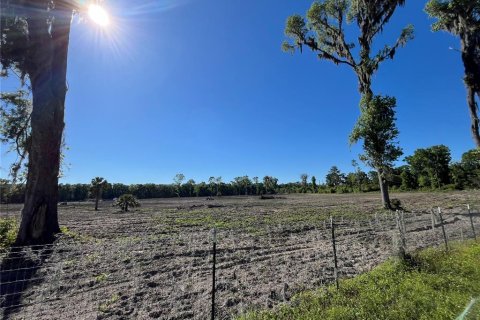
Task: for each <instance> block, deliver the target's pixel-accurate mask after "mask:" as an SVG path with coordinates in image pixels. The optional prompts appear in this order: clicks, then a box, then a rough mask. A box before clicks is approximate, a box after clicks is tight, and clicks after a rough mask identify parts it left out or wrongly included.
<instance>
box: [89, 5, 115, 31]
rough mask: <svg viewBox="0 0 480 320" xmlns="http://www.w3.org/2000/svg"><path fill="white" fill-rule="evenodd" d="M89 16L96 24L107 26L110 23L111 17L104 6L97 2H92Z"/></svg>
mask: <svg viewBox="0 0 480 320" xmlns="http://www.w3.org/2000/svg"><path fill="white" fill-rule="evenodd" d="M88 16H89V17H90V19H92V21H93V22H95V23H96V24H98V25H100V26H102V27H106V26H108V25H109V24H110V17H109V15H108V13H107V11H105V9H104V8H102V7H100V6H99V5H97V4H91V5H89V6H88Z"/></svg>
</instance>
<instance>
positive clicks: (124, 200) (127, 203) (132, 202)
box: [115, 193, 140, 212]
mask: <svg viewBox="0 0 480 320" xmlns="http://www.w3.org/2000/svg"><path fill="white" fill-rule="evenodd" d="M115 205H116V206H118V207H120V208H121V209H122V211H125V212H127V211H128V208H135V207H140V202H138V200H137V198H135V197H134V196H133V195H132V194H129V193H127V194H122V195H121V196H120V197H119V198H118V199H117V202H116V203H115Z"/></svg>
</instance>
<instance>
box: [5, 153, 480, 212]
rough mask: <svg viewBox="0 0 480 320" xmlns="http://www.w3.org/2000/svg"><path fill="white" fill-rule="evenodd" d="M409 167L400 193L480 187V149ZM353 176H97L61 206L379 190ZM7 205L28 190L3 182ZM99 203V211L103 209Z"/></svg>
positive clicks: (420, 158)
mask: <svg viewBox="0 0 480 320" xmlns="http://www.w3.org/2000/svg"><path fill="white" fill-rule="evenodd" d="M405 161H406V163H407V164H406V165H402V166H400V167H396V168H393V169H392V170H391V171H390V172H389V173H388V174H387V178H388V180H389V184H390V185H391V187H392V189H394V190H405V191H408V190H438V189H452V190H453V189H458V190H462V189H472V188H480V150H478V149H474V150H470V151H468V152H466V153H464V154H463V155H462V158H461V160H460V161H459V162H452V161H451V155H450V149H449V148H448V147H446V146H444V145H438V146H433V147H430V148H425V149H417V150H416V151H415V152H414V154H413V155H411V156H408V157H406V158H405ZM352 166H353V169H354V170H353V171H352V172H348V173H343V172H341V171H340V170H339V169H338V167H336V166H333V167H332V168H331V169H330V170H329V172H328V173H327V175H326V176H325V180H324V181H325V182H324V183H318V182H317V179H316V177H315V176H309V175H308V174H302V175H301V176H300V181H298V182H291V183H284V184H279V183H278V179H277V178H275V177H271V176H265V177H263V178H262V179H260V178H258V177H253V178H249V177H248V176H240V177H236V178H234V179H233V180H232V181H230V182H224V181H222V178H221V177H210V178H209V180H208V181H207V182H199V183H197V182H195V181H194V180H193V179H189V180H186V179H185V176H184V175H183V174H177V175H176V176H175V177H174V179H173V183H172V184H154V183H146V184H131V185H126V184H122V183H108V182H107V181H106V180H105V179H103V178H100V177H96V178H94V179H92V182H91V183H90V184H80V183H78V184H60V185H59V201H61V202H65V201H67V202H68V201H83V200H86V199H93V200H97V201H98V199H114V198H119V197H120V196H121V195H123V194H132V195H134V196H135V197H137V198H139V199H148V198H173V197H210V196H235V195H261V194H273V193H349V192H369V191H378V189H379V186H378V180H377V179H378V176H377V173H376V172H375V171H369V172H365V171H363V170H362V169H361V168H360V167H359V165H358V164H357V162H356V161H352ZM0 191H1V198H2V200H3V201H8V202H16V203H20V202H23V200H24V191H25V190H24V187H23V186H17V187H15V188H11V186H10V185H9V184H8V182H7V181H3V183H2V188H1V189H0ZM97 201H96V206H95V207H97Z"/></svg>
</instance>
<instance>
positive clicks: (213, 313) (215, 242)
mask: <svg viewBox="0 0 480 320" xmlns="http://www.w3.org/2000/svg"><path fill="white" fill-rule="evenodd" d="M216 255H217V230H216V229H215V228H213V267H212V317H211V319H212V320H214V319H215V264H216Z"/></svg>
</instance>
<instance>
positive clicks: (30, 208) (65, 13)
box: [16, 2, 72, 245]
mask: <svg viewBox="0 0 480 320" xmlns="http://www.w3.org/2000/svg"><path fill="white" fill-rule="evenodd" d="M31 9H32V10H31V14H30V15H29V17H28V18H27V21H28V32H29V41H30V47H29V53H28V59H27V70H28V71H27V73H28V76H29V78H30V82H31V86H32V97H33V107H32V115H31V126H32V132H31V144H30V147H29V150H28V151H29V160H28V175H27V184H26V191H25V204H24V207H23V210H22V221H21V224H20V229H19V232H18V235H17V239H16V245H36V244H45V243H51V242H52V241H53V240H54V237H55V234H56V233H58V232H60V227H59V224H58V213H57V204H58V175H59V168H60V148H61V142H62V133H63V128H64V122H63V118H64V108H65V95H66V91H67V87H66V71H67V53H68V43H69V34H70V20H71V16H72V10H71V9H70V10H68V6H67V4H63V5H62V3H58V2H56V3H55V9H53V10H50V11H49V12H47V10H46V8H31ZM52 15H53V16H54V22H53V23H52V25H51V26H49V25H48V24H47V18H48V17H49V16H52Z"/></svg>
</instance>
